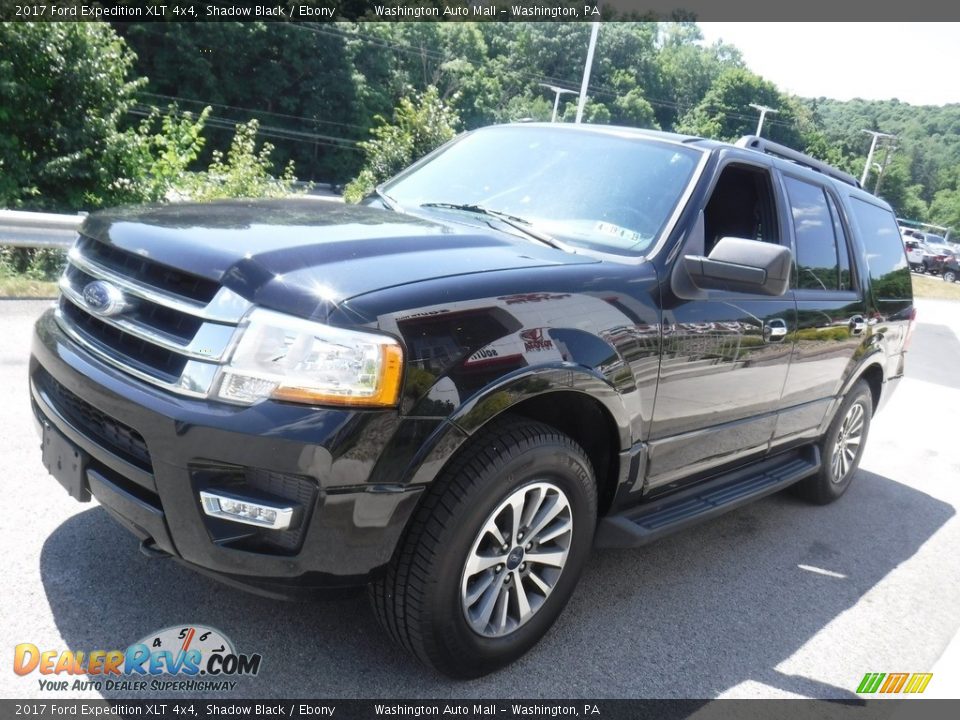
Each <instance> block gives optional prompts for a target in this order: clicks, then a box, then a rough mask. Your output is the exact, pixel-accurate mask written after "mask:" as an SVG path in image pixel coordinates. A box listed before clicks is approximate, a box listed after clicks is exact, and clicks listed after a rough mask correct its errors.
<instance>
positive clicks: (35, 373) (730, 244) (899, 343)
mask: <svg viewBox="0 0 960 720" xmlns="http://www.w3.org/2000/svg"><path fill="white" fill-rule="evenodd" d="M61 287H62V295H61V297H60V299H59V301H58V303H57V305H56V307H55V308H53V309H51V310H50V311H49V312H47V313H46V314H45V315H43V316H42V317H41V318H40V320H39V321H38V323H37V326H36V334H35V338H34V344H33V357H32V360H31V363H30V384H31V391H32V400H33V408H34V412H35V413H36V417H37V419H38V421H39V425H40V427H41V432H42V436H43V441H42V442H43V458H44V462H45V463H46V465H47V467H48V468H49V469H50V472H51V473H53V474H54V475H55V476H56V478H57V479H58V480H59V481H60V483H61V484H62V485H64V486H65V487H66V489H67V490H68V491H69V492H70V494H71V495H72V496H74V497H75V498H77V499H78V500H81V501H82V500H88V499H89V498H90V496H91V495H93V496H94V497H96V498H97V500H98V501H99V502H100V504H101V505H102V506H103V507H105V508H106V509H107V510H109V511H110V513H111V514H113V515H114V516H115V517H116V518H117V519H118V520H119V521H120V522H121V523H122V524H123V525H125V526H126V527H127V528H128V529H129V530H131V531H132V532H133V533H134V534H135V535H137V536H138V537H139V538H140V539H141V547H142V549H143V550H144V552H147V553H149V554H153V555H158V556H159V555H165V556H166V555H168V556H172V557H174V558H176V559H177V560H178V561H180V562H182V563H184V564H185V565H187V566H189V567H192V568H195V569H197V570H201V571H203V572H205V573H209V574H211V575H213V576H215V577H217V578H219V579H221V580H223V581H225V582H227V583H230V584H232V585H235V586H239V587H244V588H248V589H254V590H257V591H260V592H263V593H267V594H271V595H274V596H294V595H299V594H303V593H310V592H311V591H316V590H318V589H321V588H331V587H345V586H355V585H367V586H369V588H370V597H371V599H372V603H373V606H374V608H375V611H376V614H377V615H378V616H379V619H380V621H381V622H382V624H383V626H384V627H385V628H386V629H387V630H388V631H389V633H390V634H391V635H392V636H393V637H394V638H395V639H396V641H397V642H399V643H400V644H402V645H403V646H404V647H406V648H407V649H408V650H410V651H411V652H413V653H414V654H415V655H416V656H417V657H419V658H420V659H421V660H423V661H425V662H427V663H429V664H431V665H433V666H434V667H436V668H438V669H440V670H441V671H443V672H446V673H449V674H451V675H454V676H458V677H470V676H476V675H480V674H483V673H486V672H489V671H491V670H493V669H495V668H497V667H500V666H502V665H504V664H506V663H508V662H510V661H511V660H513V659H515V658H517V657H518V656H520V655H521V654H522V653H523V652H525V651H526V650H528V649H529V648H530V647H531V646H532V645H534V644H535V643H536V642H537V641H538V639H539V638H540V637H541V636H543V634H544V633H545V632H546V631H547V630H548V628H549V627H550V626H551V625H552V624H553V622H554V621H555V620H556V619H557V617H558V615H559V614H560V612H561V610H562V609H563V607H564V605H565V603H566V602H567V600H568V598H569V597H570V595H571V593H572V591H573V589H574V586H575V585H576V582H577V579H578V576H579V575H580V573H581V571H582V570H583V567H584V564H585V563H586V562H587V559H588V556H589V552H590V549H591V547H592V546H593V545H598V546H607V547H611V546H614V547H629V546H638V545H642V544H644V543H647V542H650V541H652V540H655V539H657V538H659V537H662V536H663V535H665V534H666V533H669V532H671V531H674V530H677V529H680V528H683V527H686V526H688V525H690V524H692V523H694V522H697V521H699V520H703V519H706V518H709V517H713V516H715V515H717V514H719V513H722V512H725V511H727V510H730V509H732V508H735V507H738V506H740V505H742V504H744V503H746V502H748V501H750V500H753V499H756V498H759V497H762V496H764V495H767V494H769V493H772V492H775V491H777V490H780V489H782V488H785V487H787V486H789V485H796V489H797V490H798V491H800V492H801V493H802V494H803V495H805V496H807V497H809V498H810V499H811V500H813V501H814V502H818V503H826V502H830V501H832V500H835V499H837V498H839V497H840V496H841V495H842V494H843V493H844V491H845V490H846V489H847V487H848V485H849V484H850V482H851V479H852V478H853V477H854V475H855V472H856V468H857V464H858V462H859V460H860V457H861V454H862V453H863V448H864V444H865V441H866V438H867V432H868V430H869V428H870V420H871V417H872V416H873V414H874V413H875V412H876V411H877V409H878V408H879V407H880V405H882V404H883V402H884V401H885V400H886V399H887V397H888V396H889V395H890V393H891V390H892V387H893V385H894V384H895V383H896V381H897V380H898V379H899V378H900V377H901V376H902V375H903V366H904V351H905V348H906V345H907V343H908V339H909V335H910V332H911V327H912V320H913V317H914V309H913V301H912V290H911V283H910V274H909V269H908V267H907V260H906V257H905V254H904V248H903V243H902V241H901V238H900V233H899V231H898V229H897V223H896V219H895V217H894V215H893V213H892V212H891V210H890V207H889V206H888V205H887V204H885V203H884V202H882V201H881V200H878V199H877V198H875V197H873V196H872V195H870V194H868V193H866V192H864V191H863V190H861V189H860V188H859V185H858V183H857V182H856V180H854V179H853V178H850V177H849V176H847V175H844V174H843V173H841V172H839V171H837V170H834V169H832V168H830V167H828V166H826V165H823V164H822V163H819V162H817V161H816V160H813V159H812V158H809V157H807V156H804V155H801V154H799V153H796V152H793V151H791V150H789V149H788V148H785V147H782V146H778V145H773V144H771V143H768V142H766V141H763V140H760V139H758V138H752V137H748V138H744V139H743V140H741V141H740V142H738V143H737V144H735V145H729V144H724V143H719V142H712V141H707V140H703V139H698V138H691V137H684V136H679V135H669V134H664V133H655V132H645V131H638V130H631V129H623V128H607V127H591V126H563V125H552V124H547V125H542V124H523V125H507V126H498V127H491V128H486V129H482V130H478V131H475V132H472V133H467V134H464V135H462V136H460V137H458V138H457V139H455V140H454V141H452V142H450V143H448V144H447V145H445V146H444V147H442V148H441V149H439V150H437V151H436V152H434V153H432V154H431V155H429V156H428V157H426V158H425V159H423V160H421V161H420V162H418V163H416V164H415V165H414V166H413V167H411V168H410V169H408V170H406V171H405V172H403V173H401V174H400V175H399V176H397V177H396V178H394V179H393V180H391V181H390V182H388V183H386V184H385V185H383V186H381V187H380V188H379V189H378V191H377V193H376V194H375V195H373V196H371V197H370V198H368V199H367V200H366V201H365V203H363V204H362V205H361V206H348V205H343V204H338V203H328V202H322V201H317V200H309V199H290V200H278V201H247V202H240V201H234V202H218V203H211V204H207V205H192V204H185V205H168V206H163V207H148V208H137V209H124V210H117V211H111V212H106V213H101V214H97V215H92V216H90V217H89V218H88V219H87V220H86V221H85V222H84V224H83V227H82V229H81V232H80V237H79V239H78V241H77V243H76V246H75V247H74V248H73V250H72V251H71V252H70V256H69V265H68V267H67V269H66V272H65V273H64V275H63V279H62V281H61ZM637 592H642V589H641V588H638V589H637ZM612 621H613V622H616V619H613V620H612Z"/></svg>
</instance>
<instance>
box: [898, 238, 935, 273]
mask: <svg viewBox="0 0 960 720" xmlns="http://www.w3.org/2000/svg"><path fill="white" fill-rule="evenodd" d="M903 244H904V247H905V248H906V250H907V262H908V263H910V269H911V270H913V271H914V272H924V271H925V270H926V262H925V258H926V257H927V256H928V255H929V254H930V253H929V251H928V250H927V245H926V243H925V242H923V241H922V240H918V239H916V238H915V237H911V238H910V239H904V243H903Z"/></svg>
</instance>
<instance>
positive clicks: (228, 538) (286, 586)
mask: <svg viewBox="0 0 960 720" xmlns="http://www.w3.org/2000/svg"><path fill="white" fill-rule="evenodd" d="M30 390H31V396H32V401H33V409H34V413H35V415H36V417H37V420H38V421H39V423H40V424H41V428H42V426H43V425H44V424H47V425H49V426H51V427H52V428H54V429H55V430H56V431H57V432H59V433H60V434H61V435H63V436H64V437H66V438H67V440H69V442H70V443H72V444H73V445H75V446H76V447H78V448H79V449H80V450H82V451H83V452H84V453H86V455H87V456H89V462H88V464H87V465H86V467H85V481H86V483H87V485H88V487H89V490H90V492H91V493H92V494H93V496H94V497H96V498H97V500H98V501H99V502H100V504H101V505H102V506H103V507H104V508H106V509H107V510H108V511H110V513H111V514H112V515H113V516H114V517H116V518H117V519H118V520H120V522H121V523H122V524H123V525H124V526H126V527H127V528H128V529H129V530H131V531H132V532H133V533H134V534H135V535H136V536H137V537H139V538H140V539H141V541H143V542H144V544H145V546H147V547H150V548H153V549H155V550H159V551H162V552H163V553H167V554H169V555H171V556H173V557H174V558H176V559H178V560H180V561H182V562H184V563H186V564H187V565H190V566H192V567H194V568H195V569H198V570H200V571H203V572H206V573H208V574H213V575H215V576H216V577H218V578H219V579H221V580H224V581H226V582H229V583H231V584H239V585H242V586H244V587H245V588H247V589H250V590H254V591H259V592H261V593H266V594H269V595H274V596H284V597H294V596H301V595H304V594H309V593H310V592H311V591H314V590H320V589H324V588H335V587H348V586H355V585H361V584H364V583H366V582H367V581H368V580H369V578H370V577H371V575H373V574H375V573H376V572H377V570H378V569H380V568H382V567H383V566H385V565H386V564H387V563H388V562H389V561H390V558H391V557H392V555H393V551H394V549H395V547H396V545H397V542H398V540H399V538H400V535H401V533H402V531H403V528H404V527H405V526H406V523H407V520H408V519H409V517H410V515H411V513H412V512H413V510H414V508H415V506H416V503H417V500H418V498H419V495H420V490H421V489H422V487H419V486H410V485H407V484H404V482H403V481H402V477H404V476H405V474H404V473H403V472H401V470H402V469H403V468H404V467H405V465H406V463H408V462H409V461H410V460H411V459H412V458H413V457H414V455H415V453H416V451H417V449H419V447H420V446H421V444H422V443H423V442H424V441H425V440H426V439H427V437H429V435H430V434H431V433H432V432H433V431H434V430H436V428H437V425H438V424H439V421H436V420H425V419H403V418H401V417H400V416H399V415H398V414H397V413H396V412H395V411H392V410H391V411H354V410H347V409H317V408H309V407H303V406H297V405H292V404H285V403H274V402H264V403H260V404H258V405H255V406H253V407H243V408H241V407H233V406H229V405H225V404H223V403H218V402H210V401H206V400H197V399H192V398H183V397H178V396H174V395H172V394H170V393H166V392H164V391H162V390H159V389H157V388H154V387H152V386H150V385H147V384H145V383H142V382H139V381H137V380H135V379H133V378H131V377H129V376H126V375H124V374H123V373H121V372H119V371H117V370H114V369H113V368H110V367H108V366H106V365H105V364H103V363H101V362H99V361H98V360H96V359H95V358H93V357H91V356H90V355H89V354H87V353H85V352H84V351H83V350H82V349H81V348H79V347H78V346H76V345H75V344H74V343H72V342H71V341H70V339H69V338H68V337H67V336H66V335H64V333H63V332H62V330H61V329H60V327H59V325H58V324H57V322H56V320H55V318H54V316H53V312H52V311H50V312H47V313H45V314H44V315H43V316H42V317H41V318H40V319H39V320H38V321H37V324H36V328H35V332H34V339H33V349H32V356H31V360H30ZM225 481H229V482H232V483H235V486H234V487H235V488H239V490H240V491H242V490H243V489H244V488H245V487H247V485H246V483H254V484H255V485H256V487H258V488H264V487H266V488H267V489H268V490H271V491H275V492H280V493H284V494H285V495H286V496H287V497H295V498H296V499H298V500H299V501H300V502H301V503H302V505H304V512H303V521H302V526H301V527H300V528H299V529H297V531H296V532H294V533H287V534H284V535H283V536H280V535H277V534H276V533H279V532H281V531H271V530H257V529H255V528H251V527H250V526H246V525H241V524H239V523H235V522H230V521H225V520H219V519H215V518H210V517H209V516H207V515H205V514H204V513H203V511H202V508H201V504H200V499H199V495H198V493H199V490H200V489H203V488H205V487H210V486H211V485H216V484H218V483H220V482H225Z"/></svg>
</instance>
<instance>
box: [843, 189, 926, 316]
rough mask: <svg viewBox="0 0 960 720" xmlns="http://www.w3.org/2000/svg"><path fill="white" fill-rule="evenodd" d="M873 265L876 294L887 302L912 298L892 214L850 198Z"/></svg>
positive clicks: (868, 259)
mask: <svg viewBox="0 0 960 720" xmlns="http://www.w3.org/2000/svg"><path fill="white" fill-rule="evenodd" d="M850 208H851V210H852V212H853V217H854V219H855V220H856V221H857V226H858V227H859V228H860V234H861V236H862V237H863V244H864V247H865V250H866V253H867V264H868V265H869V266H870V277H871V278H872V280H873V282H872V285H873V292H874V295H876V297H878V298H883V299H886V300H893V299H910V298H911V297H913V287H912V285H911V284H910V268H909V266H908V265H907V256H906V254H905V253H904V250H903V241H902V240H901V239H900V231H899V230H898V229H897V221H896V218H894V216H893V213H892V212H890V211H889V210H885V209H884V208H881V207H877V206H876V205H873V204H872V203H868V202H864V201H863V200H860V199H858V198H850Z"/></svg>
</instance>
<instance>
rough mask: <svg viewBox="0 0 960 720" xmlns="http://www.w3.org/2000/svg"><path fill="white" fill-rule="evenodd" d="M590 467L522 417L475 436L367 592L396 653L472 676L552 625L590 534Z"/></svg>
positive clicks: (511, 656) (550, 431) (565, 443)
mask: <svg viewBox="0 0 960 720" xmlns="http://www.w3.org/2000/svg"><path fill="white" fill-rule="evenodd" d="M596 514H597V500H596V484H595V480H594V474H593V469H592V466H591V464H590V461H589V459H588V458H587V456H586V454H585V453H584V451H583V449H582V448H580V446H579V445H577V444H576V443H575V442H574V441H573V440H571V439H570V438H569V437H567V436H566V435H564V434H562V433H560V432H559V431H557V430H556V429H554V428H552V427H550V426H548V425H545V424H542V423H538V422H531V421H525V420H520V419H509V420H497V421H494V422H493V423H492V424H491V426H490V427H489V428H485V429H483V430H481V431H480V432H479V433H478V434H477V437H476V438H474V439H473V440H472V441H471V442H470V444H469V445H468V446H467V448H466V449H464V450H463V451H461V453H460V454H459V455H458V456H457V457H456V458H455V459H454V460H453V461H452V462H451V463H450V464H449V466H448V467H447V468H446V469H445V470H444V471H443V472H442V473H441V476H440V477H439V478H437V480H436V481H435V482H434V484H433V485H432V486H431V487H430V489H429V490H428V491H427V494H426V496H425V497H424V499H423V501H422V502H421V504H420V507H419V508H418V510H417V512H416V514H415V516H414V518H413V520H412V521H411V525H410V528H409V530H408V532H407V535H406V537H405V538H404V540H403V541H402V543H401V547H400V549H399V550H398V553H397V556H396V557H395V559H394V561H393V563H392V564H391V565H390V567H389V568H388V570H387V571H386V573H385V574H384V575H383V576H382V577H381V578H380V579H379V580H377V581H376V582H375V583H374V584H373V585H372V586H371V589H370V598H371V601H372V604H373V607H374V611H375V613H376V615H377V618H378V619H379V621H380V623H381V624H382V625H383V627H384V628H385V629H386V630H387V631H388V632H389V633H390V635H391V636H392V637H393V638H394V640H396V641H397V642H398V643H399V644H400V645H401V646H403V647H404V648H406V649H407V650H409V651H410V652H412V653H413V654H414V655H416V656H417V657H418V658H419V659H420V660H421V661H423V662H424V663H426V664H427V665H430V666H432V667H433V668H435V669H436V670H439V671H440V672H442V673H445V674H447V675H450V676H452V677H457V678H473V677H479V676H481V675H485V674H487V673H490V672H493V671H494V670H497V669H498V668H500V667H503V666H504V665H507V664H508V663H510V662H512V661H514V660H516V659H517V658H519V657H520V656H521V655H523V654H524V653H525V652H527V651H528V650H529V649H530V648H531V647H533V646H534V645H535V644H536V643H537V642H538V641H539V640H540V638H541V637H543V635H544V634H545V633H546V632H547V631H548V630H549V629H550V627H551V626H552V625H553V623H554V621H555V620H556V619H557V617H558V616H559V615H560V613H561V611H562V610H563V608H564V606H565V605H566V603H567V601H568V600H569V598H570V596H571V594H572V593H573V589H574V587H575V586H576V583H577V580H578V579H579V576H580V573H581V571H582V569H583V566H584V564H585V563H586V560H587V557H588V555H589V552H590V547H591V544H592V540H593V533H594V529H595V526H596Z"/></svg>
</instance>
